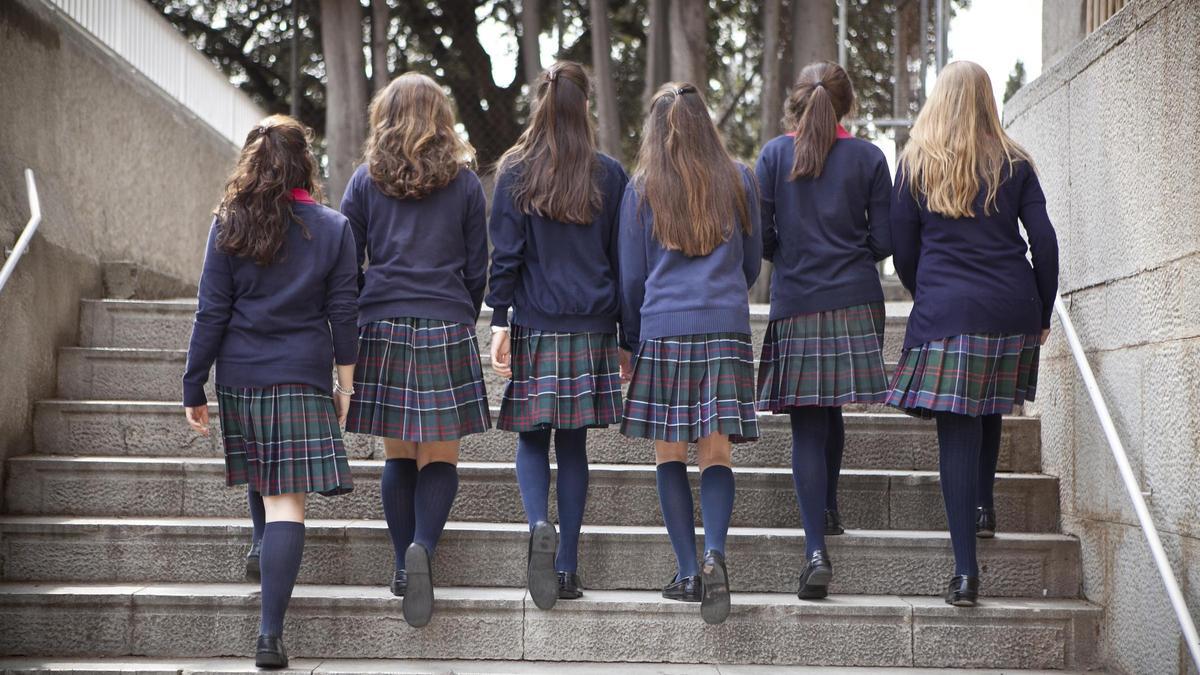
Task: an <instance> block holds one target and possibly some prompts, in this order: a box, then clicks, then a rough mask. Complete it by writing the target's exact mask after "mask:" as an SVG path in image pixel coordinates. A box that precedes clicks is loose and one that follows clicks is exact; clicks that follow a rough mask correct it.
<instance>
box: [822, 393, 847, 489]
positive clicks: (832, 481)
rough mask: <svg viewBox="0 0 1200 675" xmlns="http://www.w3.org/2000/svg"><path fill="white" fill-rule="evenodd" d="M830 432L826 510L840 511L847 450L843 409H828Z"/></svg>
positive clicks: (827, 446)
mask: <svg viewBox="0 0 1200 675" xmlns="http://www.w3.org/2000/svg"><path fill="white" fill-rule="evenodd" d="M826 410H828V411H829V412H828V415H829V430H828V432H827V435H826V436H825V508H826V509H829V510H830V511H837V510H838V501H837V494H838V479H839V478H841V476H842V453H843V451H844V450H845V449H846V421H845V420H844V419H842V408H841V406H838V407H836V408H826Z"/></svg>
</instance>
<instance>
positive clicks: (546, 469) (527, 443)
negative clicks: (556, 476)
mask: <svg viewBox="0 0 1200 675" xmlns="http://www.w3.org/2000/svg"><path fill="white" fill-rule="evenodd" d="M517 485H518V486H519V487H520V488H521V501H522V502H523V503H524V504H525V517H526V518H527V519H528V520H529V529H531V530H532V529H533V526H534V525H535V524H537V522H538V521H541V520H550V515H549V507H548V506H547V503H548V502H549V500H550V430H549V429H541V430H538V431H522V432H521V433H519V434H517Z"/></svg>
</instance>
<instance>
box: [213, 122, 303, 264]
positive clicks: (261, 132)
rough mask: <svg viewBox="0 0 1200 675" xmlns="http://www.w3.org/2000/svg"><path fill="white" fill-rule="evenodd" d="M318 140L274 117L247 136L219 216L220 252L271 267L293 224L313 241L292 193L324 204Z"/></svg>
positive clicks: (218, 209) (298, 125)
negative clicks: (301, 193)
mask: <svg viewBox="0 0 1200 675" xmlns="http://www.w3.org/2000/svg"><path fill="white" fill-rule="evenodd" d="M312 139H313V132H312V129H309V128H308V127H306V126H304V125H303V124H301V123H299V122H297V121H296V120H294V119H292V118H291V117H288V116H287V115H271V116H270V117H268V118H266V119H264V120H262V121H261V122H259V123H258V125H257V126H255V127H254V128H253V129H251V130H250V133H248V134H246V143H245V144H244V145H243V146H242V154H241V156H240V157H239V158H238V163H237V167H236V168H234V170H233V175H231V176H230V177H229V180H227V181H226V182H225V196H224V197H223V198H222V199H221V203H220V205H219V206H217V209H216V211H214V212H213V214H214V215H216V217H217V223H218V226H219V229H218V231H217V249H218V250H219V251H221V252H222V253H225V254H227V255H231V256H245V257H247V258H253V259H254V262H255V263H257V264H259V265H270V264H271V263H272V262H274V261H275V260H276V257H277V256H278V255H279V252H280V249H281V248H283V242H284V240H285V239H286V238H287V231H288V227H289V226H290V225H291V222H292V221H293V220H295V221H296V222H297V223H299V225H300V227H301V228H302V230H303V232H304V237H305V238H308V237H310V236H311V235H310V234H309V232H308V229H307V228H305V226H304V223H303V222H301V221H300V219H299V218H296V216H295V214H294V213H293V212H292V204H293V203H294V202H293V199H292V190H293V189H295V188H301V189H304V190H307V191H308V192H309V193H310V194H311V195H312V196H313V199H315V200H317V201H321V199H322V197H321V187H320V183H319V181H318V178H317V160H316V158H315V157H313V152H312Z"/></svg>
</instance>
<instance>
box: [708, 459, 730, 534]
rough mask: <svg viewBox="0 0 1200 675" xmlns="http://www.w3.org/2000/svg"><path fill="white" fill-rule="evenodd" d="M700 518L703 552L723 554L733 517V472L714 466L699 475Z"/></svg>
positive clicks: (727, 468) (726, 468) (725, 467)
mask: <svg viewBox="0 0 1200 675" xmlns="http://www.w3.org/2000/svg"><path fill="white" fill-rule="evenodd" d="M700 516H701V518H702V519H703V520H704V550H705V551H706V552H707V551H720V552H721V553H722V554H724V553H725V535H726V534H728V533H729V520H730V519H731V518H732V517H733V470H732V469H730V468H729V467H727V466H721V465H719V464H714V465H713V466H710V467H708V468H707V469H705V470H704V471H703V472H702V473H701V474H700Z"/></svg>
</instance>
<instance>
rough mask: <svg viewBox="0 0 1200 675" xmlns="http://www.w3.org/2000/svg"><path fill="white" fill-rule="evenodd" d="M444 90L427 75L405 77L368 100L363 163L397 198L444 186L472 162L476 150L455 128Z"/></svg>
mask: <svg viewBox="0 0 1200 675" xmlns="http://www.w3.org/2000/svg"><path fill="white" fill-rule="evenodd" d="M454 122H455V120H454V110H453V109H452V108H451V107H450V99H449V98H448V97H447V96H446V92H444V91H442V88H441V87H439V86H438V84H437V83H436V82H434V81H433V80H432V79H430V78H429V77H426V76H425V75H421V74H420V73H405V74H403V75H401V76H399V77H397V78H396V79H394V80H392V81H391V83H390V84H388V86H386V87H384V88H383V89H382V90H380V92H379V93H378V94H376V95H375V98H374V99H373V100H372V101H371V133H370V135H369V136H368V137H367V145H366V151H365V153H364V154H365V156H366V162H367V167H368V169H370V172H371V180H373V181H375V185H377V186H378V187H379V189H380V190H382V191H383V193H384V194H387V195H390V196H392V197H396V198H397V199H421V198H422V197H425V196H426V195H428V194H429V193H431V192H434V191H436V190H440V189H441V188H444V187H446V185H448V184H449V183H450V181H452V180H454V177H455V176H457V175H458V172H459V170H460V169H462V168H463V167H464V166H469V165H470V164H471V163H472V162H474V161H475V148H473V147H471V144H470V143H468V142H466V141H465V140H463V139H462V138H461V137H460V136H459V135H458V132H457V131H455V130H454Z"/></svg>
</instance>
